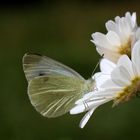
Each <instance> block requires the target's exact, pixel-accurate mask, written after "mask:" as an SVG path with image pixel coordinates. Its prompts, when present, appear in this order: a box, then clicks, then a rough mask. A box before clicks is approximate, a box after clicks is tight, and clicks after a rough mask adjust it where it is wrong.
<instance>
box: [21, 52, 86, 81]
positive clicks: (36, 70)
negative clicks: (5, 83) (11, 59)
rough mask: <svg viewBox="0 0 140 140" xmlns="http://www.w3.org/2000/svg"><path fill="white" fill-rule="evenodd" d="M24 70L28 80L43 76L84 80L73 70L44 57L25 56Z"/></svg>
mask: <svg viewBox="0 0 140 140" xmlns="http://www.w3.org/2000/svg"><path fill="white" fill-rule="evenodd" d="M23 69H24V72H25V76H26V78H27V80H28V82H29V81H30V80H32V79H33V78H35V77H38V76H43V75H47V76H48V75H56V74H58V75H65V76H69V77H78V78H80V79H82V80H83V79H84V78H83V77H82V76H81V75H80V74H78V73H77V72H75V71H74V70H72V69H71V68H69V67H67V66H65V65H63V64H61V63H59V62H57V61H55V60H53V59H51V58H49V57H46V56H42V55H36V54H25V55H24V57H23Z"/></svg>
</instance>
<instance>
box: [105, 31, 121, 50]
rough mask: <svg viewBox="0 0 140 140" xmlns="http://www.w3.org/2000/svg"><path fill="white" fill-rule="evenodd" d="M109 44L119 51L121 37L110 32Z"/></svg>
mask: <svg viewBox="0 0 140 140" xmlns="http://www.w3.org/2000/svg"><path fill="white" fill-rule="evenodd" d="M106 37H107V39H108V41H109V43H110V44H111V45H113V46H115V47H114V49H116V50H117V49H118V48H119V47H120V46H121V41H120V38H119V36H118V35H117V34H116V33H115V32H114V31H109V32H108V33H107V35H106Z"/></svg>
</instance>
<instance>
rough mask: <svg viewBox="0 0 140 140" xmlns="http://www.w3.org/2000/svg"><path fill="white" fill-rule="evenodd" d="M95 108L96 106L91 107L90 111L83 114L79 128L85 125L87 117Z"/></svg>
mask: <svg viewBox="0 0 140 140" xmlns="http://www.w3.org/2000/svg"><path fill="white" fill-rule="evenodd" d="M96 108H97V107H94V108H92V109H91V110H90V111H88V112H87V113H86V114H85V116H84V117H83V118H82V120H81V121H80V128H84V126H85V125H86V123H87V122H88V120H89V118H90V117H91V115H92V114H93V112H94V111H95V109H96Z"/></svg>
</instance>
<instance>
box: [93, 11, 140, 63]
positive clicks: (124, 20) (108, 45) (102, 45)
mask: <svg viewBox="0 0 140 140" xmlns="http://www.w3.org/2000/svg"><path fill="white" fill-rule="evenodd" d="M106 28H107V31H108V32H107V34H106V35H105V34H102V33H99V32H96V33H93V34H92V38H93V40H91V41H92V42H93V43H94V44H95V45H96V49H97V51H98V53H99V54H100V55H102V54H104V57H105V58H107V59H109V60H111V61H113V62H115V63H117V60H118V59H119V57H120V56H121V55H124V54H126V55H128V56H130V55H131V49H132V47H133V45H134V43H135V42H136V41H137V40H138V39H139V38H140V29H139V28H138V27H137V22H136V13H132V15H131V14H130V13H129V12H127V13H126V14H125V17H119V16H117V17H115V21H112V20H109V21H108V22H106Z"/></svg>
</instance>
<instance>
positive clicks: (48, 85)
mask: <svg viewBox="0 0 140 140" xmlns="http://www.w3.org/2000/svg"><path fill="white" fill-rule="evenodd" d="M84 84H85V80H81V79H79V78H75V77H69V76H63V75H58V74H57V75H55V76H54V75H53V76H50V75H49V76H40V77H36V78H34V79H32V80H31V81H30V82H29V86H28V94H29V98H30V100H31V103H32V105H33V106H34V107H35V108H36V110H37V111H38V112H39V113H41V114H42V115H43V116H45V117H49V118H50V117H57V116H61V115H63V114H65V113H67V112H69V110H70V109H71V108H72V107H74V104H75V101H76V100H78V99H79V98H81V97H82V95H83V94H84Z"/></svg>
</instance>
